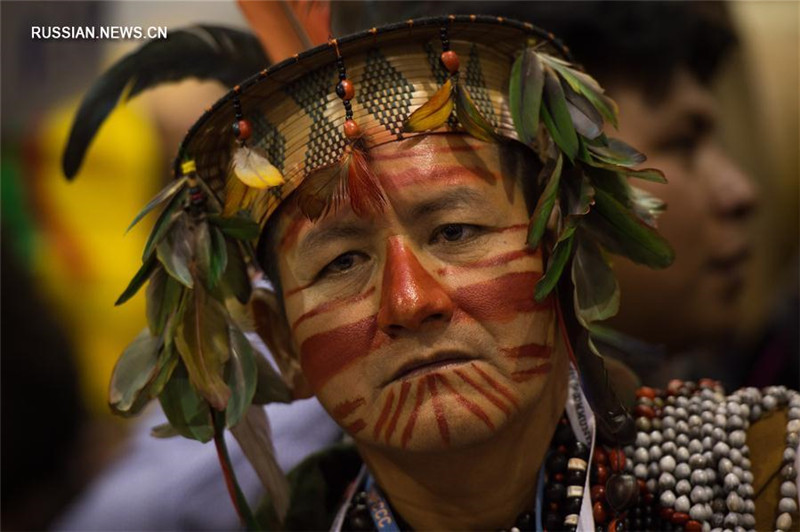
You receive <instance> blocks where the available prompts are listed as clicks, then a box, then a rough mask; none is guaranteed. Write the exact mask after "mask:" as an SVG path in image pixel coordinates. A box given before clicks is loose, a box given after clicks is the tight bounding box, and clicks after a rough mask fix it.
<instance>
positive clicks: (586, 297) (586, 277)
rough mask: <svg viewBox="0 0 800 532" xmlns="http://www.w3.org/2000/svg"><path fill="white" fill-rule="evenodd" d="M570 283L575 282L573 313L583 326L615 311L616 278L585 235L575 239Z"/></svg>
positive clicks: (617, 301) (606, 316)
mask: <svg viewBox="0 0 800 532" xmlns="http://www.w3.org/2000/svg"><path fill="white" fill-rule="evenodd" d="M579 235H581V234H580V233H579ZM572 283H573V284H574V285H575V292H574V300H575V315H576V316H577V318H578V321H580V323H581V325H583V326H584V327H585V328H588V327H589V325H590V324H591V323H592V322H594V321H602V320H606V319H608V318H610V317H612V316H614V315H616V314H617V312H618V311H619V285H618V284H617V278H616V277H615V276H614V271H613V270H612V269H611V266H610V265H609V264H608V261H607V260H606V259H605V257H603V254H602V252H601V251H600V248H599V247H598V246H597V244H595V243H594V242H591V241H590V240H589V239H588V238H583V237H581V238H578V239H577V245H576V249H575V257H574V258H573V259H572Z"/></svg>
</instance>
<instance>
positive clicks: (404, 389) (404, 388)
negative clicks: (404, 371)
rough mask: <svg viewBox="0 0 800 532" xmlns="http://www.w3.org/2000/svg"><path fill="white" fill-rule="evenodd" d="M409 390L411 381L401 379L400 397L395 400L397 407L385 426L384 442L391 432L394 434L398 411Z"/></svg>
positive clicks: (404, 402)
mask: <svg viewBox="0 0 800 532" xmlns="http://www.w3.org/2000/svg"><path fill="white" fill-rule="evenodd" d="M410 390H411V383H410V382H408V381H403V385H402V386H401V387H400V399H398V401H397V408H395V410H394V414H393V415H392V419H391V420H390V421H389V426H388V427H386V443H389V438H391V437H392V434H394V429H395V427H396V426H397V420H398V419H399V418H400V412H401V411H402V410H403V405H405V404H406V399H407V398H408V392H409V391H410Z"/></svg>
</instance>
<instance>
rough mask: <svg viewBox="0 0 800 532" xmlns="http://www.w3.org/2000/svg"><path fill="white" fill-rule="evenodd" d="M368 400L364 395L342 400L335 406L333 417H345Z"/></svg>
mask: <svg viewBox="0 0 800 532" xmlns="http://www.w3.org/2000/svg"><path fill="white" fill-rule="evenodd" d="M365 402H366V401H365V400H364V398H363V397H358V398H356V399H351V400H349V401H342V402H341V403H339V404H338V405H336V406H335V407H334V408H333V417H335V418H336V419H345V418H346V417H347V416H349V415H350V414H352V413H353V412H354V411H355V410H356V408H358V407H360V406H363V405H364V403H365Z"/></svg>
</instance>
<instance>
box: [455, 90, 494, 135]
mask: <svg viewBox="0 0 800 532" xmlns="http://www.w3.org/2000/svg"><path fill="white" fill-rule="evenodd" d="M456 117H457V118H458V121H459V123H460V124H461V126H462V127H463V128H464V130H465V131H466V132H467V133H469V134H470V135H472V136H473V137H475V138H476V139H480V140H483V141H486V142H492V141H493V140H495V138H497V134H496V133H495V131H494V128H493V127H492V125H491V124H490V123H489V122H488V121H487V120H486V119H485V118H484V117H483V115H481V112H480V110H479V109H478V108H477V107H476V106H475V102H473V101H472V98H470V96H469V92H468V91H467V87H466V85H464V83H463V82H461V81H459V82H458V86H457V88H456Z"/></svg>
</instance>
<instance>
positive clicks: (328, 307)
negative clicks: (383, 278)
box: [292, 286, 375, 330]
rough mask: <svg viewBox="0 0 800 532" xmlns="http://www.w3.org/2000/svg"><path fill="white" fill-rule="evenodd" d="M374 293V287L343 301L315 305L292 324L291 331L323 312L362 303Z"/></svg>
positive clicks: (337, 300) (336, 300)
mask: <svg viewBox="0 0 800 532" xmlns="http://www.w3.org/2000/svg"><path fill="white" fill-rule="evenodd" d="M374 293H375V287H374V286H372V287H370V289H369V290H367V291H366V292H363V293H361V294H358V295H355V296H353V297H348V298H343V299H335V300H333V301H328V302H327V303H322V304H321V305H317V306H316V307H314V308H312V309H311V310H309V311H308V312H306V313H305V314H302V315H301V316H300V317H299V318H297V320H296V321H295V322H294V324H292V330H295V329H297V326H298V325H300V324H301V323H302V322H304V321H305V320H307V319H309V318H313V317H314V316H317V315H319V314H323V313H325V312H330V311H332V310H336V309H338V308H340V307H343V306H345V305H352V304H355V303H358V302H359V301H363V300H365V299H367V298H368V297H369V296H371V295H372V294H374Z"/></svg>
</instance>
